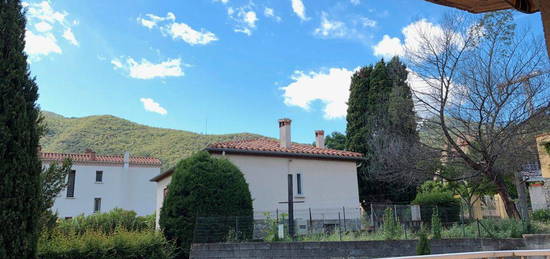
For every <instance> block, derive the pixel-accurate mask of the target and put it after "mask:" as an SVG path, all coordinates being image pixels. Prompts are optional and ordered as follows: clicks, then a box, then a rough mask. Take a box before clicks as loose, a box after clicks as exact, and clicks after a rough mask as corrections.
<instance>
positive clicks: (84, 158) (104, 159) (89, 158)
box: [40, 152, 162, 167]
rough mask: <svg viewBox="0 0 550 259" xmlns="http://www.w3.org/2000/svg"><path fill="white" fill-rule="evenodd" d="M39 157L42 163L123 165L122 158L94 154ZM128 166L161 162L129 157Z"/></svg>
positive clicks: (43, 154)
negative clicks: (66, 162)
mask: <svg viewBox="0 0 550 259" xmlns="http://www.w3.org/2000/svg"><path fill="white" fill-rule="evenodd" d="M40 157H41V159H42V160H44V161H63V160H64V159H65V158H70V159H71V160H72V161H73V162H96V163H109V164H113V163H114V164H123V163H124V156H110V155H96V154H95V153H81V154H68V153H47V152H41V153H40ZM94 157H95V159H94ZM130 164H132V165H151V166H159V167H160V166H161V164H162V162H161V161H160V160H159V159H158V158H154V157H139V156H130Z"/></svg>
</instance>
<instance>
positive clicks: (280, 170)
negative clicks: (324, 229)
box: [151, 119, 363, 221]
mask: <svg viewBox="0 0 550 259" xmlns="http://www.w3.org/2000/svg"><path fill="white" fill-rule="evenodd" d="M290 126H291V120H290V119H281V120H279V133H280V138H279V140H276V139H267V138H259V139H252V140H242V141H230V142H221V143H215V144H212V145H209V146H208V147H207V148H206V151H208V152H209V153H210V154H212V155H213V156H216V157H220V158H226V159H228V160H230V161H231V162H232V163H233V164H235V165H236V166H237V167H238V168H239V169H240V170H241V172H243V174H244V177H245V179H246V181H247V183H248V186H249V188H250V192H251V195H252V199H253V208H254V218H255V219H263V218H264V217H265V213H270V214H271V216H272V217H274V216H275V214H276V213H285V212H287V210H288V203H287V202H288V193H289V191H288V182H289V180H288V178H289V175H291V177H292V185H293V194H294V195H293V201H294V210H295V213H294V215H295V218H296V219H300V218H302V219H307V218H308V213H311V211H313V212H314V213H317V214H319V213H321V214H322V217H323V219H324V220H326V221H329V220H337V219H338V217H339V213H340V216H342V215H341V214H343V213H344V214H345V212H343V210H345V209H346V208H347V209H348V210H347V217H348V219H350V218H354V217H355V218H358V217H359V210H360V209H359V208H360V203H359V191H358V183H357V165H358V162H360V161H362V159H363V158H362V155H361V154H360V153H355V152H349V151H342V150H333V149H328V148H325V146H324V132H323V131H322V130H318V131H315V137H316V144H315V146H313V145H307V144H298V143H292V141H291V127H290ZM171 175H172V171H171V170H168V171H166V172H164V173H163V174H161V175H159V176H157V177H155V178H153V179H151V180H152V181H155V182H157V195H160V197H159V196H157V216H158V215H160V209H161V206H162V202H163V200H164V196H165V195H166V193H167V191H168V184H169V183H170V180H171ZM157 219H158V217H157Z"/></svg>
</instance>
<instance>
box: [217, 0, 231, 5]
mask: <svg viewBox="0 0 550 259" xmlns="http://www.w3.org/2000/svg"><path fill="white" fill-rule="evenodd" d="M214 2H219V3H222V4H227V3H229V0H214Z"/></svg>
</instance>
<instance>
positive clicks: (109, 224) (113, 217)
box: [57, 208, 155, 235]
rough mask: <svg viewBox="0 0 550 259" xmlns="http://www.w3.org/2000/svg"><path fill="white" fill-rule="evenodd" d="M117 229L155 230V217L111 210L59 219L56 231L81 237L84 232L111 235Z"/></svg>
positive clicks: (118, 209) (117, 209)
mask: <svg viewBox="0 0 550 259" xmlns="http://www.w3.org/2000/svg"><path fill="white" fill-rule="evenodd" d="M119 229H125V230H127V231H145V230H154V229H155V215H149V216H137V215H136V213H135V212H134V211H128V210H123V209H120V208H116V209H113V210H111V211H109V212H105V213H95V214H92V215H89V216H83V215H80V216H77V217H74V218H72V219H61V220H59V222H58V226H57V231H58V232H59V233H62V234H64V235H83V234H85V233H86V232H90V231H92V232H97V233H101V234H107V235H108V234H112V233H114V232H116V231H117V230H119Z"/></svg>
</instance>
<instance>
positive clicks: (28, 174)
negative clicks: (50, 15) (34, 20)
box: [0, 0, 41, 258]
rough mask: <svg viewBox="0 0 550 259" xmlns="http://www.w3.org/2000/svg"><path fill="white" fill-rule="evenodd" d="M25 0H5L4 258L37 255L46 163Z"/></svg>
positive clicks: (0, 159) (1, 64) (1, 10)
mask: <svg viewBox="0 0 550 259" xmlns="http://www.w3.org/2000/svg"><path fill="white" fill-rule="evenodd" d="M25 24H26V20H25V16H24V13H23V12H22V6H21V2H20V1H19V0H0V226H2V230H1V231H0V258H34V257H35V256H36V245H37V222H38V216H39V215H40V212H39V202H40V195H39V194H40V192H39V190H40V182H39V180H40V171H41V162H40V159H39V157H38V152H37V150H38V141H39V136H40V132H41V131H40V127H39V109H38V107H37V104H36V100H37V99H38V87H37V85H36V83H35V82H34V79H33V78H31V76H30V73H29V70H28V66H27V56H26V55H25V53H24V52H23V50H24V48H25Z"/></svg>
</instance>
